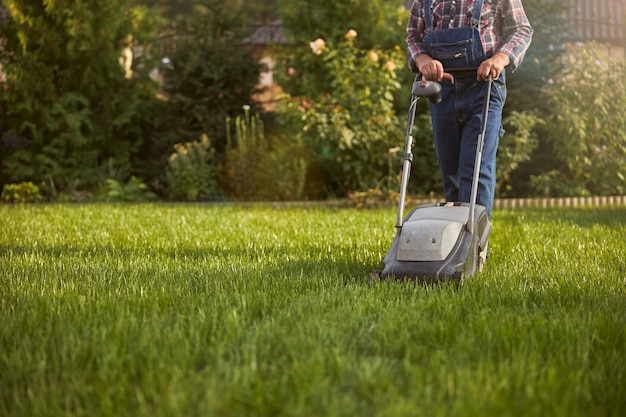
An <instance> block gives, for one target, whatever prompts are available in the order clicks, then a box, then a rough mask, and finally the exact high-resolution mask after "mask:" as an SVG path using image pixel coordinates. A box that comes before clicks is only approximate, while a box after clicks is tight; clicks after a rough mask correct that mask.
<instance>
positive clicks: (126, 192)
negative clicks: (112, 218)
mask: <svg viewBox="0 0 626 417" xmlns="http://www.w3.org/2000/svg"><path fill="white" fill-rule="evenodd" d="M156 198H157V196H156V194H155V193H153V192H152V191H150V189H149V188H148V186H147V185H146V184H145V183H144V182H143V181H142V180H140V179H139V178H137V177H135V176H131V177H130V179H129V180H128V182H126V183H124V182H121V181H117V180H115V179H113V178H108V179H107V180H106V185H105V186H104V187H102V188H101V189H100V199H101V200H103V201H106V202H109V203H139V202H144V201H151V200H155V199H156Z"/></svg>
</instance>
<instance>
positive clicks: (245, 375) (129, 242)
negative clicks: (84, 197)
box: [0, 204, 626, 417]
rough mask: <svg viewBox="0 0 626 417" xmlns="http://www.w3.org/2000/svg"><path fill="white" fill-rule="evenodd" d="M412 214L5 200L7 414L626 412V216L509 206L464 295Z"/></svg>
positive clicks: (2, 309)
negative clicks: (413, 239)
mask: <svg viewBox="0 0 626 417" xmlns="http://www.w3.org/2000/svg"><path fill="white" fill-rule="evenodd" d="M394 220H395V212H394V209H393V208H388V209H386V208H383V209H372V210H349V209H330V208H309V209H303V208H280V209H276V208H270V207H262V206H247V207H240V206H239V207H238V206H203V205H165V204H149V205H36V206H0V230H1V234H0V387H1V388H0V415H2V416H7V417H9V416H28V415H32V416H151V417H152V416H200V415H202V416H244V415H245V416H278V415H285V416H356V415H358V416H420V415H427V416H449V415H454V416H496V415H497V416H538V415H546V416H547V415H549V416H567V417H572V416H590V415H603V416H621V415H624V412H625V411H626V283H625V281H624V280H625V278H624V277H625V276H626V265H625V262H624V259H626V240H625V239H624V236H625V235H626V233H625V232H626V208H624V207H620V208H616V207H614V208H602V209H597V208H596V209H592V208H587V209H549V210H540V209H526V210H519V211H496V212H494V219H493V220H494V230H493V233H492V239H491V244H490V249H491V254H492V255H491V257H490V258H489V261H488V264H487V267H486V269H485V271H483V272H482V273H480V274H479V275H476V276H475V277H473V278H471V279H469V280H467V281H465V282H464V283H463V284H462V285H461V286H458V287H457V286H453V285H447V284H443V285H438V286H431V287H424V286H420V285H415V284H412V283H399V282H373V283H372V282H370V280H369V275H370V271H371V270H373V269H379V268H380V266H381V260H382V257H383V256H384V254H385V252H386V251H387V249H388V247H389V245H390V244H391V241H392V238H393V234H394V229H393V224H394Z"/></svg>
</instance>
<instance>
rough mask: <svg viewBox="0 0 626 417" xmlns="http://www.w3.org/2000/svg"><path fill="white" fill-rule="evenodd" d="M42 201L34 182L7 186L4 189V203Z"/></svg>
mask: <svg viewBox="0 0 626 417" xmlns="http://www.w3.org/2000/svg"><path fill="white" fill-rule="evenodd" d="M41 200H43V198H42V196H41V194H40V192H39V187H37V186H36V185H35V184H33V183H32V182H20V183H19V184H6V185H5V186H4V187H2V201H3V202H5V203H36V202H38V201H41Z"/></svg>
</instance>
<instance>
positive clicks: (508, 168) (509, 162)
mask: <svg viewBox="0 0 626 417" xmlns="http://www.w3.org/2000/svg"><path fill="white" fill-rule="evenodd" d="M502 124H503V125H504V127H505V132H506V133H505V135H504V136H503V137H502V138H500V143H499V145H498V155H497V163H496V190H497V192H498V194H500V195H501V196H505V195H506V194H507V192H509V191H511V190H512V186H511V185H510V182H511V176H512V173H513V172H514V171H515V170H516V169H517V168H518V167H519V165H520V164H521V163H524V162H527V161H529V160H530V156H531V154H532V152H533V151H534V150H535V149H536V148H537V144H538V140H537V135H536V133H535V132H534V129H535V126H537V125H540V124H543V122H542V120H541V119H540V118H539V117H538V116H537V115H536V114H535V113H533V112H529V111H525V112H518V111H512V112H511V113H509V114H508V115H507V116H506V117H505V118H504V120H503V121H502Z"/></svg>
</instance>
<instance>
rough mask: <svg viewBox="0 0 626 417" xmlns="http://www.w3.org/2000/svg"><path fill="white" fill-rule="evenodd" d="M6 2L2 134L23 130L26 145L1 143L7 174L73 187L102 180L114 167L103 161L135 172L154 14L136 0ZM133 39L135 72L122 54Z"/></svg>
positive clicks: (0, 56) (149, 88)
mask: <svg viewBox="0 0 626 417" xmlns="http://www.w3.org/2000/svg"><path fill="white" fill-rule="evenodd" d="M4 4H5V7H6V10H8V18H7V19H6V22H5V23H4V24H3V25H1V26H0V38H2V39H3V40H4V42H3V48H2V51H1V52H0V62H1V64H2V67H3V71H4V72H5V74H6V80H5V81H4V82H2V83H1V85H0V87H1V88H2V90H3V94H2V95H1V96H0V119H1V120H2V121H3V122H2V123H3V125H4V126H2V128H3V130H4V134H3V136H4V138H7V137H16V136H21V137H24V138H26V140H23V141H22V143H23V144H28V146H25V147H22V148H21V149H15V148H5V149H4V150H3V152H2V172H1V173H0V175H1V180H2V182H4V183H7V182H16V181H23V180H32V181H36V182H45V184H46V185H47V189H48V190H49V191H50V190H52V191H54V190H72V189H74V188H78V187H86V188H90V187H94V186H97V185H98V184H101V183H102V182H103V181H104V179H105V178H103V177H107V176H109V174H111V172H107V171H110V170H109V169H108V168H106V167H114V170H115V171H117V172H118V173H120V175H122V174H121V173H125V174H126V175H128V174H130V171H131V158H132V156H133V155H134V154H135V153H136V152H137V150H138V149H139V146H140V145H141V140H142V134H143V132H142V130H141V123H140V121H141V119H142V116H143V115H144V114H145V113H144V111H145V106H147V105H149V104H150V99H151V97H152V94H153V92H154V88H153V87H154V86H153V85H152V82H151V81H150V80H149V78H148V73H147V71H148V70H149V69H150V65H149V62H148V61H147V57H148V55H149V54H148V51H149V50H150V41H151V40H152V37H153V34H154V31H153V29H154V19H153V16H152V15H151V14H150V13H149V11H148V10H147V9H146V8H143V7H131V4H130V0H64V1H52V0H39V1H33V0H5V1H4ZM136 44H142V45H143V46H144V51H145V53H144V55H143V59H142V60H138V59H136V60H134V61H133V67H132V70H133V73H132V76H130V74H129V73H127V72H126V71H125V69H124V68H123V66H122V65H120V60H121V58H122V57H123V56H124V55H123V53H124V51H125V50H126V51H129V50H130V48H132V47H133V45H136ZM141 68H143V70H142V69H141ZM3 142H4V144H5V145H7V142H11V141H3ZM9 145H10V143H9Z"/></svg>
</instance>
